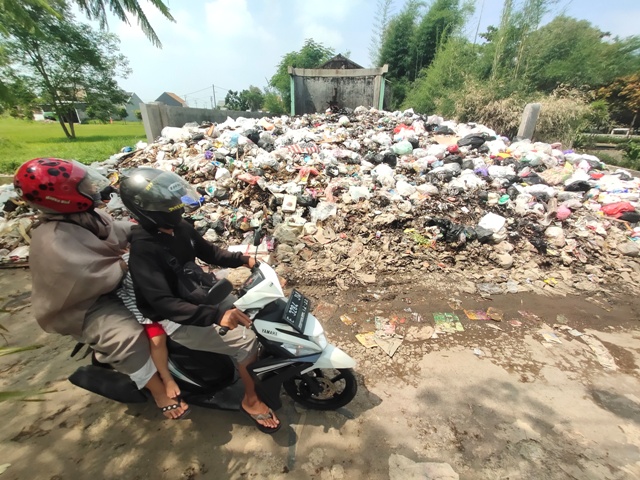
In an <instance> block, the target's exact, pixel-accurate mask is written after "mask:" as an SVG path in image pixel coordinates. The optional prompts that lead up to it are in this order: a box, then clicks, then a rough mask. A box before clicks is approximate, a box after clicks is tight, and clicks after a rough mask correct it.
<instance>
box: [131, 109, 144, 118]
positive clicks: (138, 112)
mask: <svg viewBox="0 0 640 480" xmlns="http://www.w3.org/2000/svg"><path fill="white" fill-rule="evenodd" d="M133 114H134V115H135V116H136V118H137V119H138V120H142V111H141V110H134V111H133Z"/></svg>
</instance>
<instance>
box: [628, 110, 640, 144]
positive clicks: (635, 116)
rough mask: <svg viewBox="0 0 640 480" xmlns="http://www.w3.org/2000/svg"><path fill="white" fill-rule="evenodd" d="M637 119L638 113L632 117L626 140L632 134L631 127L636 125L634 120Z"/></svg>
mask: <svg viewBox="0 0 640 480" xmlns="http://www.w3.org/2000/svg"><path fill="white" fill-rule="evenodd" d="M637 118H638V112H636V113H635V114H634V115H633V120H631V128H630V129H629V133H627V138H628V137H629V136H630V135H631V134H632V133H633V127H634V125H635V124H636V119H637Z"/></svg>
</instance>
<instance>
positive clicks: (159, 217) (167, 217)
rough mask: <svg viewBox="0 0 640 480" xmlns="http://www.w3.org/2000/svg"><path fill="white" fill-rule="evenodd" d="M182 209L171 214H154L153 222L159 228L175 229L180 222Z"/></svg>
mask: <svg viewBox="0 0 640 480" xmlns="http://www.w3.org/2000/svg"><path fill="white" fill-rule="evenodd" d="M183 213H184V209H182V208H180V209H178V210H175V211H173V212H162V213H156V215H155V217H156V218H155V220H156V221H157V222H158V227H159V228H175V227H177V226H178V225H180V222H181V221H182V214H183Z"/></svg>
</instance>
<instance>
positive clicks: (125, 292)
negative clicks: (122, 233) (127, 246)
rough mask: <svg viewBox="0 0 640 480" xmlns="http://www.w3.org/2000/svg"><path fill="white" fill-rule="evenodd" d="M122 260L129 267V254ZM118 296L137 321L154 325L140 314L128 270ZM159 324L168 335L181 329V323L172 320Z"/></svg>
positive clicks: (162, 321) (117, 292) (161, 321)
mask: <svg viewBox="0 0 640 480" xmlns="http://www.w3.org/2000/svg"><path fill="white" fill-rule="evenodd" d="M122 259H123V260H124V261H125V262H126V263H127V265H128V264H129V252H127V253H125V254H124V255H122ZM116 294H117V295H118V297H120V300H122V303H124V305H125V307H127V309H129V311H130V312H131V313H132V314H133V316H134V317H136V320H138V322H140V323H142V324H145V323H154V322H153V321H152V320H149V319H148V318H146V317H144V316H143V315H142V313H140V310H138V305H137V303H136V294H135V292H134V290H133V280H132V278H131V272H129V271H128V270H127V273H126V275H125V276H124V279H123V280H122V284H121V286H120V288H119V289H118V290H116ZM158 323H159V324H160V325H162V328H164V331H165V332H166V333H167V335H171V334H172V333H173V332H175V331H176V330H177V329H178V328H180V324H179V323H176V322H172V321H171V320H160V321H159V322H158Z"/></svg>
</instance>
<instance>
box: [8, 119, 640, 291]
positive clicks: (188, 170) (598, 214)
mask: <svg viewBox="0 0 640 480" xmlns="http://www.w3.org/2000/svg"><path fill="white" fill-rule="evenodd" d="M94 166H95V167H97V168H99V169H100V170H101V171H102V172H103V173H104V174H107V175H111V176H112V177H111V178H112V179H113V180H114V185H115V187H116V189H117V178H118V172H121V171H123V170H125V169H129V168H133V167H138V166H150V167H154V168H159V169H163V170H168V171H174V172H176V173H178V174H179V175H181V176H183V177H184V178H186V179H187V180H188V181H189V182H190V183H192V184H193V185H195V186H196V188H197V190H198V192H199V193H200V194H201V195H202V198H201V199H200V200H201V203H202V205H201V206H200V208H198V209H197V210H195V211H194V212H193V213H191V214H190V219H191V221H193V222H194V225H195V227H196V228H197V229H198V230H199V231H200V232H201V233H202V234H203V235H204V236H205V238H206V239H207V240H209V241H211V242H214V243H217V244H220V245H222V246H230V245H232V246H234V248H240V249H242V248H245V249H246V250H249V249H250V248H253V247H250V246H249V244H250V243H251V233H252V231H253V230H255V229H256V228H258V227H259V226H263V227H264V228H265V229H266V230H267V231H268V232H269V234H270V235H271V238H270V239H269V241H268V242H265V244H264V245H262V246H261V247H260V248H261V249H262V250H263V251H262V253H267V251H268V250H272V252H271V253H272V259H271V261H272V263H275V264H277V265H279V271H280V272H281V273H283V274H285V276H287V277H288V278H289V279H290V280H301V279H304V281H306V282H317V283H320V282H326V283H328V284H330V285H336V286H338V287H340V288H343V289H346V288H349V286H352V285H363V284H373V283H376V282H377V281H378V280H379V279H380V278H381V276H384V275H393V274H417V275H421V274H424V273H425V272H431V273H444V274H446V275H447V278H449V279H450V280H452V281H453V282H455V283H456V285H457V287H458V288H459V289H460V290H463V291H466V292H468V293H480V294H486V295H490V294H496V293H504V292H518V291H527V290H535V289H536V288H547V289H556V290H557V291H559V292H561V293H569V292H572V291H576V290H586V291H595V290H598V289H601V288H603V286H604V285H605V284H607V283H608V282H609V283H610V281H611V280H614V281H615V283H618V284H620V283H633V277H634V274H635V273H636V272H638V271H640V269H639V266H640V265H639V264H638V262H637V259H636V257H638V256H639V255H640V248H639V246H638V244H637V243H636V241H637V240H638V239H639V238H640V227H639V226H638V222H639V221H640V213H638V211H637V209H636V207H637V206H638V202H639V201H640V179H638V178H636V177H633V176H632V175H631V174H629V173H628V172H627V171H625V170H622V169H617V170H616V169H612V168H609V167H607V166H606V165H605V164H604V163H603V162H601V161H600V160H599V159H598V158H597V157H595V156H592V155H586V154H580V153H577V152H574V151H572V150H566V149H563V148H562V145H560V144H546V143H540V142H531V141H528V140H524V141H510V140H509V139H507V138H505V137H502V136H500V135H499V134H497V133H496V132H494V131H493V130H491V129H489V128H487V127H485V126H483V125H479V124H473V123H467V124H464V123H456V122H453V121H445V120H444V119H443V118H441V117H438V116H422V115H417V114H415V113H414V112H413V111H412V110H407V111H404V112H386V111H379V110H375V109H368V108H365V107H358V108H356V109H355V110H353V111H349V112H346V113H345V112H343V113H340V114H331V113H327V114H313V115H303V116H296V117H288V116H282V117H275V118H262V119H245V118H239V119H236V120H233V119H231V118H228V119H227V120H226V121H225V122H224V123H221V124H203V125H198V124H187V125H185V126H184V127H182V128H174V127H166V128H165V129H164V130H163V131H162V135H161V137H159V138H158V139H157V140H156V141H155V142H154V143H150V144H146V143H143V142H140V143H139V144H138V145H136V146H135V148H133V147H129V148H127V149H123V152H121V153H118V154H116V155H114V156H112V157H111V158H110V159H108V160H107V161H105V162H101V163H98V164H94ZM105 201H106V204H107V205H106V208H107V209H108V210H109V211H111V212H112V213H113V214H114V215H115V216H122V215H126V214H127V213H126V211H124V209H123V206H122V202H121V201H120V199H119V198H118V196H117V190H116V191H114V192H112V193H111V194H110V195H109V196H107V197H106V198H105ZM0 202H1V203H2V204H4V205H5V210H4V219H1V220H0V247H2V248H3V250H1V251H0V256H2V258H3V261H4V262H5V263H6V262H12V261H14V262H15V260H16V259H17V260H25V259H26V254H25V250H26V248H27V247H26V246H27V245H28V240H29V233H28V232H29V229H30V228H31V226H32V224H33V222H34V221H35V216H34V214H33V212H31V211H28V209H26V207H24V206H21V205H19V202H16V200H15V193H14V192H12V190H11V186H5V187H0ZM243 246H244V247H243ZM621 280H622V281H621Z"/></svg>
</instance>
